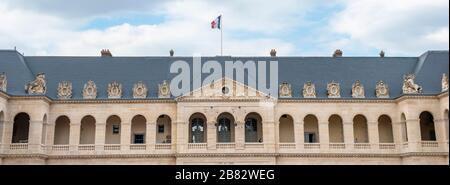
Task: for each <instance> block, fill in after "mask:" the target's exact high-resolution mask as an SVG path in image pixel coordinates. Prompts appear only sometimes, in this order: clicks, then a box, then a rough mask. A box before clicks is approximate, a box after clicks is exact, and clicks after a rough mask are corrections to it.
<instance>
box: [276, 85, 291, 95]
mask: <svg viewBox="0 0 450 185" xmlns="http://www.w3.org/2000/svg"><path fill="white" fill-rule="evenodd" d="M279 93H280V97H281V98H290V97H292V88H291V84H289V83H287V82H283V83H281V84H280V90H279Z"/></svg>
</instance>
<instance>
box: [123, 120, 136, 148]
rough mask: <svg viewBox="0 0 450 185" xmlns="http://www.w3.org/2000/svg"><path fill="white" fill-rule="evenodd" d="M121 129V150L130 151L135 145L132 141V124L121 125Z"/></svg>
mask: <svg viewBox="0 0 450 185" xmlns="http://www.w3.org/2000/svg"><path fill="white" fill-rule="evenodd" d="M120 127H121V128H120V145H121V146H120V149H121V150H122V151H128V150H130V145H131V144H132V143H133V142H132V141H131V123H121V124H120Z"/></svg>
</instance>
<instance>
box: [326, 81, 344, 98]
mask: <svg viewBox="0 0 450 185" xmlns="http://www.w3.org/2000/svg"><path fill="white" fill-rule="evenodd" d="M327 91H328V98H340V97H341V88H340V86H339V83H336V82H331V83H328V84H327Z"/></svg>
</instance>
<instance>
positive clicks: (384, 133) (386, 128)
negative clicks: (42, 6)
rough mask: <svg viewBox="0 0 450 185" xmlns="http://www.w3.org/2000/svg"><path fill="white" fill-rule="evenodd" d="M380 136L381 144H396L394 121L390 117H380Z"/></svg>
mask: <svg viewBox="0 0 450 185" xmlns="http://www.w3.org/2000/svg"><path fill="white" fill-rule="evenodd" d="M378 136H379V137H378V138H379V142H380V143H394V131H393V129H392V119H391V117H389V116H388V115H385V114H383V115H381V116H380V117H378Z"/></svg>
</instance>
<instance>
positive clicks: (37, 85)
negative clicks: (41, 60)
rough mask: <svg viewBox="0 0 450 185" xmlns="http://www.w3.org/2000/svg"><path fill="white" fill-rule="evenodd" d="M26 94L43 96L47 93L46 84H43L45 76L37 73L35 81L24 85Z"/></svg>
mask: <svg viewBox="0 0 450 185" xmlns="http://www.w3.org/2000/svg"><path fill="white" fill-rule="evenodd" d="M25 92H26V93H27V94H30V95H31V94H45V93H46V92H47V84H46V82H45V74H44V73H39V74H37V75H36V79H35V80H33V81H31V82H29V83H28V84H26V85H25Z"/></svg>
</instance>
